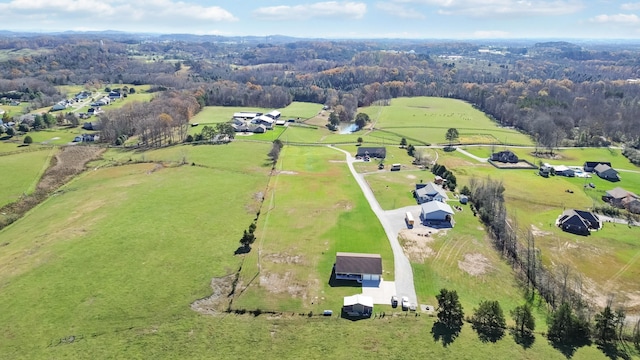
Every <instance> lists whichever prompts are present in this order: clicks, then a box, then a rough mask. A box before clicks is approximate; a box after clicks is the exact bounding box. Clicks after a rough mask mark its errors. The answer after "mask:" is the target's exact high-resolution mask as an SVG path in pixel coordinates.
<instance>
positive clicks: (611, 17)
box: [0, 0, 640, 39]
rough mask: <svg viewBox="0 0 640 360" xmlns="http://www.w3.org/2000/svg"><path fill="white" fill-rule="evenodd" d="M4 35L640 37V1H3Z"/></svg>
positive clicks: (0, 25)
mask: <svg viewBox="0 0 640 360" xmlns="http://www.w3.org/2000/svg"><path fill="white" fill-rule="evenodd" d="M0 30H10V31H36V32H53V31H56V32H57V31H67V30H73V31H96V30H119V31H126V32H146V33H164V34H169V33H189V34H199V35H225V36H250V35H253V36H268V35H287V36H294V37H310V38H328V39H345V38H354V39H361V38H405V39H509V38H513V39H525V38H527V39H532V38H535V39H545V38H548V39H640V0H637V1H635V2H634V1H628V0H627V1H624V0H623V1H613V0H543V1H535V0H381V1H369V0H348V1H314V0H307V1H305V0H302V1H289V0H217V1H206V0H0Z"/></svg>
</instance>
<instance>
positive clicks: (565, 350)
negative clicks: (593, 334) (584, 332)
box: [549, 341, 591, 359]
mask: <svg viewBox="0 0 640 360" xmlns="http://www.w3.org/2000/svg"><path fill="white" fill-rule="evenodd" d="M549 343H550V344H551V346H553V348H554V349H556V350H558V351H560V352H561V353H562V355H564V356H565V357H566V358H567V359H571V358H572V357H573V355H574V354H575V353H576V350H578V348H581V347H583V346H590V345H591V342H590V341H589V342H586V341H582V342H574V343H571V344H562V343H558V342H554V341H549Z"/></svg>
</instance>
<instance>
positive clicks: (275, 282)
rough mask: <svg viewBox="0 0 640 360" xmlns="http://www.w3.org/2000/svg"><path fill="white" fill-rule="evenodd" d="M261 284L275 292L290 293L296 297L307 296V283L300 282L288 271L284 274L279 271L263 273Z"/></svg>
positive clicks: (304, 297)
mask: <svg viewBox="0 0 640 360" xmlns="http://www.w3.org/2000/svg"><path fill="white" fill-rule="evenodd" d="M260 286H261V287H263V288H265V289H266V290H267V291H269V292H271V293H273V294H282V293H288V294H289V295H291V296H292V297H295V298H302V299H306V298H307V287H306V284H299V283H298V282H297V281H296V280H295V279H294V278H293V275H292V274H291V272H288V271H287V272H286V273H284V275H280V274H278V273H268V274H264V275H261V276H260Z"/></svg>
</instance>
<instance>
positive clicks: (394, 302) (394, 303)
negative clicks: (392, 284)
mask: <svg viewBox="0 0 640 360" xmlns="http://www.w3.org/2000/svg"><path fill="white" fill-rule="evenodd" d="M391 306H392V307H394V308H397V307H398V297H397V296H395V295H393V296H392V297H391Z"/></svg>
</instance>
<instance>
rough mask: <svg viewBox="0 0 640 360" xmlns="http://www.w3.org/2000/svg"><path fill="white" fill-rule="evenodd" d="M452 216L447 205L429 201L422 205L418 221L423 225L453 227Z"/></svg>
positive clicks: (450, 209) (451, 211) (451, 210)
mask: <svg viewBox="0 0 640 360" xmlns="http://www.w3.org/2000/svg"><path fill="white" fill-rule="evenodd" d="M453 214H454V212H453V209H452V208H451V206H449V204H446V203H443V202H440V201H429V202H426V203H424V204H422V211H421V212H420V220H422V223H423V224H424V225H429V226H448V227H453V224H454V221H453Z"/></svg>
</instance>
